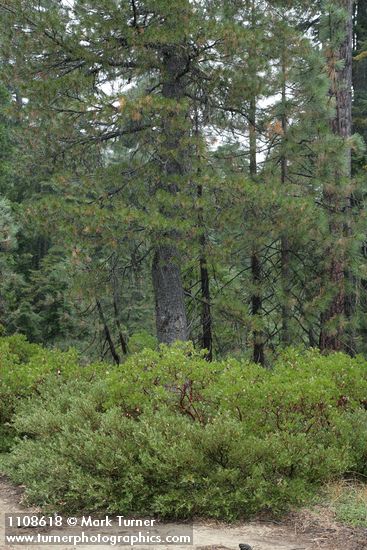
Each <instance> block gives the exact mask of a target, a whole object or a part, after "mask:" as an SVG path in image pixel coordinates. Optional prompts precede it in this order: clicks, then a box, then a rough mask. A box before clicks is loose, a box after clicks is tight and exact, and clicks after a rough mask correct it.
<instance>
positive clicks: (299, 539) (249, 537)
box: [0, 477, 367, 550]
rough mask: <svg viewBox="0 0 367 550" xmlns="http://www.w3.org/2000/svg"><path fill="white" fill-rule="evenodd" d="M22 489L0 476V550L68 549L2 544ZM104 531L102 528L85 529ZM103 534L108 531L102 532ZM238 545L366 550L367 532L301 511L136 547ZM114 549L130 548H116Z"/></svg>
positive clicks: (222, 549)
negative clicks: (190, 541)
mask: <svg viewBox="0 0 367 550" xmlns="http://www.w3.org/2000/svg"><path fill="white" fill-rule="evenodd" d="M21 497H22V490H21V489H20V488H17V487H14V486H12V485H10V484H9V483H7V481H6V480H5V479H4V478H2V477H0V516H1V523H0V550H4V549H9V548H18V549H23V550H37V549H40V550H41V549H42V550H55V549H57V548H58V549H62V550H69V549H70V550H71V549H72V548H75V547H74V546H58V545H52V546H46V545H42V546H35V545H32V546H26V545H18V546H12V545H5V541H4V514H6V513H14V512H16V513H18V512H22V513H25V512H30V510H29V509H27V508H25V507H23V506H22V504H21ZM91 529H92V530H94V529H95V530H96V532H101V531H102V532H103V529H101V528H88V532H89V533H90V532H91ZM42 532H43V533H47V534H53V533H58V534H60V531H57V530H55V529H52V528H47V527H46V528H44V529H42ZM104 532H105V533H106V532H107V531H104ZM240 543H246V544H248V545H249V546H250V547H251V548H252V550H367V529H361V528H358V529H352V528H349V527H345V526H342V525H340V524H337V523H335V522H334V521H333V518H332V516H331V514H328V512H327V511H325V510H320V511H314V512H309V511H306V510H305V511H303V512H300V513H297V514H293V515H290V516H289V517H288V518H287V519H286V520H284V521H283V522H280V523H272V522H260V521H258V522H249V523H243V524H236V525H226V524H220V523H208V522H197V523H195V525H194V546H181V547H180V546H172V545H171V546H156V547H154V546H146V547H143V546H138V548H139V549H143V548H146V549H149V550H152V549H153V548H159V549H160V550H164V549H165V548H167V549H171V550H174V549H177V550H178V549H182V550H184V549H185V550H193V549H195V550H226V549H228V550H235V549H237V550H238V545H239V544H240ZM81 548H84V549H85V550H95V549H96V548H106V549H107V548H114V547H113V546H104V545H103V546H102V545H99V546H98V545H93V546H92V545H91V546H81ZM115 548H131V547H126V546H119V545H117V546H115Z"/></svg>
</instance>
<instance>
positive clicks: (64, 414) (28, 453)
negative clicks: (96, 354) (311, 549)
mask: <svg viewBox="0 0 367 550" xmlns="http://www.w3.org/2000/svg"><path fill="white" fill-rule="evenodd" d="M33 357H34V356H32V358H33ZM65 368H66V371H67V370H68V367H65ZM95 370H96V369H94V370H93V368H92V372H91V373H90V375H88V376H80V375H78V377H76V373H78V372H79V371H78V370H75V369H74V370H73V368H72V369H71V371H70V376H60V375H58V374H55V373H49V375H48V376H47V377H46V378H45V379H44V381H43V383H42V385H40V386H39V389H38V395H33V397H31V398H30V399H27V400H24V399H23V400H20V401H19V404H18V407H17V414H16V416H15V419H14V422H13V429H14V430H16V433H17V434H18V442H17V444H16V445H15V447H14V449H13V452H12V454H11V456H10V458H9V460H8V463H7V466H6V469H7V473H8V474H9V475H10V476H11V477H12V478H13V480H14V481H16V482H18V483H22V484H26V485H27V497H28V500H29V502H30V503H34V504H38V505H41V506H47V507H49V508H50V509H53V510H62V509H63V508H65V509H67V510H68V511H69V512H71V511H80V510H89V511H93V510H107V511H110V512H123V513H135V514H155V515H159V516H161V517H165V518H177V519H182V518H189V517H193V516H206V517H214V518H221V519H227V520H234V519H239V518H242V517H249V516H252V515H254V514H256V513H257V512H259V511H262V510H268V511H270V512H272V513H274V514H278V513H281V512H283V511H284V510H286V509H287V508H289V506H292V505H298V504H300V503H302V502H304V501H305V500H306V499H307V498H309V497H310V495H311V494H312V493H313V492H314V491H315V489H317V488H318V486H319V485H320V484H321V483H324V482H325V481H329V480H332V479H335V478H337V477H340V476H342V475H343V474H344V473H346V472H347V471H349V470H351V469H353V470H354V471H356V470H358V471H360V472H364V471H365V470H366V457H367V445H366V441H367V438H366V435H367V428H366V426H367V412H366V411H365V410H364V408H363V406H362V405H361V403H362V402H363V401H364V399H365V396H366V394H367V369H366V363H365V361H364V360H363V359H361V358H356V359H351V358H349V357H347V356H345V355H343V354H334V355H330V356H328V357H323V356H321V355H320V354H319V353H317V352H315V351H313V350H311V351H308V352H300V351H296V350H288V351H287V352H286V353H285V354H284V355H283V357H282V358H281V359H280V360H279V363H278V364H277V365H276V366H275V368H274V370H273V371H267V370H264V369H262V368H260V367H258V366H257V365H253V364H250V363H247V362H245V361H240V360H235V359H228V360H224V361H222V362H213V363H211V364H209V363H208V362H207V361H205V359H204V357H203V355H202V354H201V353H198V352H195V351H194V349H193V348H192V346H187V345H182V344H181V345H177V346H172V347H164V346H163V347H161V348H160V349H159V350H151V349H150V350H144V351H142V352H141V353H139V354H136V355H133V356H131V357H129V358H128V359H127V361H126V362H125V363H124V364H123V365H121V366H120V367H114V366H110V367H108V369H107V370H106V369H103V368H102V369H100V370H98V369H97V370H96V372H97V376H95V374H94V372H95ZM86 372H88V369H87V371H86ZM102 373H103V375H102Z"/></svg>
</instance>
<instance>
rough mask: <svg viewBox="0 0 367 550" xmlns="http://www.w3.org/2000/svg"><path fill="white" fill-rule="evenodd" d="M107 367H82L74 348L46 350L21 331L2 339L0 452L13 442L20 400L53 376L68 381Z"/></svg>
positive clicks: (0, 341)
mask: <svg viewBox="0 0 367 550" xmlns="http://www.w3.org/2000/svg"><path fill="white" fill-rule="evenodd" d="M105 369H106V365H91V366H88V367H81V366H80V363H79V358H78V355H77V353H76V352H75V351H74V350H70V351H68V352H62V351H58V350H50V349H45V348H43V347H42V346H39V345H37V344H30V343H29V342H27V340H26V338H25V337H24V336H23V335H19V334H18V335H14V336H7V337H2V338H0V452H1V451H4V450H7V449H8V448H9V445H10V443H11V441H12V437H13V431H12V429H11V426H10V421H11V419H12V415H13V414H14V410H15V408H16V406H17V403H18V402H19V401H20V400H22V399H25V398H29V397H31V396H32V395H35V394H37V393H38V392H39V391H40V388H41V385H42V384H43V383H44V382H45V381H46V380H47V378H48V377H49V376H58V377H60V378H62V379H63V380H68V379H70V378H79V377H85V376H88V375H90V374H91V372H94V371H98V370H105Z"/></svg>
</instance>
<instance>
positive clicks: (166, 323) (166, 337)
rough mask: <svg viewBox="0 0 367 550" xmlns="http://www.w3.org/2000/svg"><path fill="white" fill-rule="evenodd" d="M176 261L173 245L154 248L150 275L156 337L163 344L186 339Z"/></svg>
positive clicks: (183, 310) (184, 317) (180, 286)
mask: <svg viewBox="0 0 367 550" xmlns="http://www.w3.org/2000/svg"><path fill="white" fill-rule="evenodd" d="M179 263H180V257H179V254H178V251H177V248H176V247H175V246H173V245H169V244H163V245H161V246H160V245H158V246H156V247H155V253H154V258H153V265H152V277H153V287H154V292H155V308H156V324H157V338H158V341H159V342H163V343H165V344H172V343H173V342H175V341H176V340H187V338H188V330H187V320H186V312H185V306H184V291H183V287H182V280H181V274H180V268H179Z"/></svg>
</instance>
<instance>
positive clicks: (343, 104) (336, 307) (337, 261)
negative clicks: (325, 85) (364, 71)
mask: <svg viewBox="0 0 367 550" xmlns="http://www.w3.org/2000/svg"><path fill="white" fill-rule="evenodd" d="M339 1H340V4H341V5H342V6H343V7H344V8H345V9H346V11H347V14H348V17H347V21H346V25H345V38H344V40H343V42H342V43H341V45H340V48H339V52H338V59H340V60H342V61H343V66H342V68H341V69H339V70H335V66H334V67H331V71H330V74H331V75H333V76H332V79H331V96H332V97H334V98H335V103H336V116H335V118H334V119H333V121H332V130H333V132H334V134H336V135H338V136H340V137H341V138H342V139H344V140H347V139H348V138H349V137H350V136H351V132H352V48H353V4H354V2H353V0H339ZM350 177H351V150H350V148H348V147H347V145H346V152H345V162H344V166H343V167H342V169H340V168H339V169H338V170H337V171H336V173H335V182H333V183H331V184H329V185H328V186H327V187H326V188H325V189H324V203H325V206H326V208H327V209H328V211H329V212H330V217H331V219H330V222H329V227H330V234H331V237H332V240H333V245H332V246H331V247H330V248H329V250H328V256H329V258H330V264H329V272H328V277H329V284H330V285H331V287H332V290H333V296H332V298H331V300H330V303H329V305H328V307H327V308H326V310H325V311H324V312H323V314H322V316H321V333H320V348H321V349H322V350H336V351H338V350H342V349H344V348H345V345H346V342H345V322H344V318H345V314H346V291H345V283H346V277H345V271H346V251H345V245H344V241H345V236H346V227H347V225H348V220H347V219H346V218H345V216H348V214H347V213H346V214H344V220H342V219H341V213H342V212H347V210H348V206H350V199H348V198H347V197H345V193H344V191H343V189H342V181H343V179H346V178H347V179H348V178H350Z"/></svg>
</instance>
